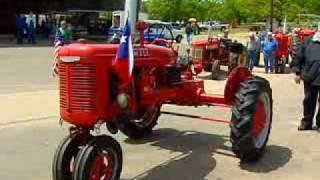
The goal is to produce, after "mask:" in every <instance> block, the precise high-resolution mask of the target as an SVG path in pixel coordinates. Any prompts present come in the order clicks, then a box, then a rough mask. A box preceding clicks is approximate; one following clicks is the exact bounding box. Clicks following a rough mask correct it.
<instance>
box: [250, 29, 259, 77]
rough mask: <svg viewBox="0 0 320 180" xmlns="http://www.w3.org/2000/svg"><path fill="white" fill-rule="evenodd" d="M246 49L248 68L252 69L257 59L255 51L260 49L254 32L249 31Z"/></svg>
mask: <svg viewBox="0 0 320 180" xmlns="http://www.w3.org/2000/svg"><path fill="white" fill-rule="evenodd" d="M247 49H248V53H249V69H250V71H252V70H253V67H254V65H255V64H256V61H257V53H258V52H259V49H260V42H259V40H258V38H257V37H256V36H255V34H254V33H249V41H248V42H247Z"/></svg>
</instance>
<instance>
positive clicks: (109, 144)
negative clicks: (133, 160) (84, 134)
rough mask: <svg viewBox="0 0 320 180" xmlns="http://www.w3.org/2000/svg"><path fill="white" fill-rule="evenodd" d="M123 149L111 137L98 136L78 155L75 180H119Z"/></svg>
mask: <svg viewBox="0 0 320 180" xmlns="http://www.w3.org/2000/svg"><path fill="white" fill-rule="evenodd" d="M122 161H123V155H122V149H121V146H120V144H119V143H118V142H117V141H116V140H115V139H113V138H112V137H110V136H97V137H94V138H93V139H92V141H91V142H89V144H88V145H87V146H85V147H84V148H83V149H82V150H81V151H80V152H79V154H78V156H77V158H76V161H75V169H74V174H73V180H101V179H103V180H119V179H120V175H121V171H122Z"/></svg>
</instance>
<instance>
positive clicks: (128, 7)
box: [125, 0, 139, 35]
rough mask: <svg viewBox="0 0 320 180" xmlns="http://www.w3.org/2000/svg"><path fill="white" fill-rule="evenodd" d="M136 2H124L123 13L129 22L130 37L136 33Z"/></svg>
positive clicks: (130, 0) (135, 0)
mask: <svg viewBox="0 0 320 180" xmlns="http://www.w3.org/2000/svg"><path fill="white" fill-rule="evenodd" d="M138 9H139V8H138V0H126V4H125V13H126V15H127V19H128V20H129V22H130V26H131V27H130V28H131V32H132V35H134V34H135V32H136V23H137V17H138V13H139V12H138Z"/></svg>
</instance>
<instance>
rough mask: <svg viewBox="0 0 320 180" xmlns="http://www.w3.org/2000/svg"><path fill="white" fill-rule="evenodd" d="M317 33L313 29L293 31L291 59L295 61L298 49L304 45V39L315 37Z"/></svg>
mask: <svg viewBox="0 0 320 180" xmlns="http://www.w3.org/2000/svg"><path fill="white" fill-rule="evenodd" d="M315 33H316V30H315V29H311V28H304V29H300V28H296V29H294V30H293V35H292V42H291V58H292V59H294V58H295V57H296V54H297V50H298V47H299V46H300V45H301V44H303V43H304V39H305V38H306V37H309V36H313V35H314V34H315Z"/></svg>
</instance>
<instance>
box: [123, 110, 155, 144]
mask: <svg viewBox="0 0 320 180" xmlns="http://www.w3.org/2000/svg"><path fill="white" fill-rule="evenodd" d="M149 108H151V109H149V110H151V112H148V111H146V112H144V115H143V116H142V117H141V119H140V120H133V119H132V118H131V116H130V115H128V114H123V115H121V117H120V118H119V119H120V120H119V123H118V128H119V130H120V131H121V132H122V133H123V134H125V135H126V136H128V137H129V138H132V139H140V138H143V137H145V136H147V135H150V134H151V133H152V129H153V128H154V127H155V126H156V125H157V124H158V119H159V117H160V107H159V106H154V107H149ZM153 108H154V109H153Z"/></svg>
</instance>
